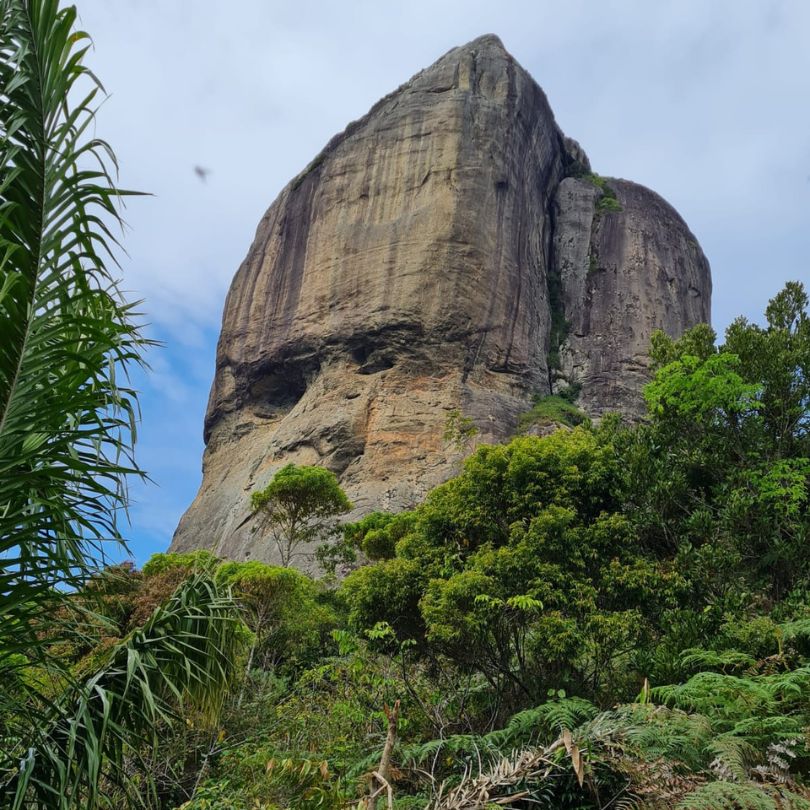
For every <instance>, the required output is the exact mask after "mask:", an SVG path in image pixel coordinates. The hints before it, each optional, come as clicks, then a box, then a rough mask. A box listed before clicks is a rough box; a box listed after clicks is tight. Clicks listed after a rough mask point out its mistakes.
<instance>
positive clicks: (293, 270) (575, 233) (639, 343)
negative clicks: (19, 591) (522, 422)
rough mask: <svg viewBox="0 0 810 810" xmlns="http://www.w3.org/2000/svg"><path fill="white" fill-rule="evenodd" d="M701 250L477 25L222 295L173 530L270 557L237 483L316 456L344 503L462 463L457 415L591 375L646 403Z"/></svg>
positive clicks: (288, 194)
mask: <svg viewBox="0 0 810 810" xmlns="http://www.w3.org/2000/svg"><path fill="white" fill-rule="evenodd" d="M710 290H711V281H710V276H709V267H708V263H707V262H706V259H705V258H704V256H703V253H702V252H701V250H700V247H699V246H698V244H697V242H696V241H695V238H694V237H693V236H692V234H691V233H690V231H689V229H688V228H687V226H686V225H685V224H684V222H683V220H681V218H680V217H679V216H678V214H677V213H676V212H675V211H674V210H673V209H672V208H671V207H670V206H669V205H667V203H665V202H664V201H663V200H662V199H661V198H660V197H658V196H657V195H655V194H653V193H652V192H650V191H648V190H646V189H644V188H641V187H640V186H637V185H635V184H633V183H628V182H626V181H620V180H612V179H609V178H600V177H598V176H596V175H593V174H592V173H591V171H590V166H589V164H588V159H587V157H586V155H585V153H584V152H583V150H582V149H581V148H580V147H579V145H578V144H577V143H576V142H575V141H572V140H570V139H568V138H565V137H564V136H563V134H562V133H561V132H560V130H559V128H558V127H557V125H556V123H555V121H554V116H553V114H552V112H551V109H550V107H549V105H548V102H547V100H546V97H545V94H544V93H543V91H542V90H541V89H540V87H539V86H538V85H537V84H536V83H535V82H534V80H533V79H532V78H531V76H530V75H529V74H528V73H527V72H526V71H525V70H523V69H522V68H521V67H520V66H519V65H518V64H517V63H516V62H515V60H514V59H513V58H512V57H511V56H510V55H509V54H508V53H507V52H506V50H505V49H504V47H503V45H502V44H501V42H500V40H499V39H498V38H497V37H495V36H485V37H481V38H480V39H477V40H475V41H473V42H471V43H469V44H468V45H465V46H463V47H461V48H456V49H454V50H452V51H450V52H449V53H448V54H446V55H445V56H443V57H442V58H441V59H439V61H438V62H436V63H435V64H434V65H432V66H431V67H430V68H428V69H427V70H424V71H422V72H421V73H419V74H417V75H416V76H414V77H413V78H412V79H411V80H410V81H409V82H407V83H406V84H404V85H403V86H402V87H400V88H399V89H398V90H396V91H395V92H394V93H392V94H391V95H389V96H387V97H385V98H384V99H382V100H381V101H380V102H378V103H377V104H376V105H375V106H374V107H373V108H372V109H371V111H370V112H369V113H368V114H367V115H366V116H365V117H364V118H362V119H360V120H359V121H355V122H354V123H352V124H350V125H349V126H348V127H347V128H346V130H345V131H344V132H343V133H341V134H339V135H337V136H335V137H334V138H333V139H332V140H331V141H330V142H329V143H328V144H327V146H326V147H325V148H324V150H323V151H322V152H321V153H320V154H319V155H318V156H317V157H316V158H315V160H313V161H312V163H310V165H309V166H308V167H307V168H306V169H305V170H304V171H303V172H302V173H301V174H299V175H298V176H297V177H296V178H295V179H294V180H292V181H291V182H290V183H289V184H288V185H287V187H286V188H285V189H284V190H283V191H282V192H281V194H280V195H279V197H278V199H277V200H276V201H275V202H274V203H273V204H272V206H271V207H270V209H269V210H268V211H267V213H266V214H265V216H264V217H263V219H262V221H261V222H260V223H259V227H258V230H257V233H256V237H255V239H254V242H253V245H252V246H251V248H250V251H249V253H248V256H247V258H246V259H245V261H244V262H243V263H242V265H241V267H240V268H239V270H238V272H237V274H236V277H235V278H234V280H233V283H232V285H231V289H230V292H229V294H228V298H227V300H226V303H225V310H224V315H223V324H222V333H221V336H220V340H219V346H218V349H217V367H216V376H215V379H214V383H213V387H212V390H211V396H210V400H209V404H208V413H207V416H206V423H205V440H206V450H205V457H204V464H203V472H204V475H203V483H202V486H201V488H200V491H199V493H198V495H197V498H196V499H195V501H194V502H193V503H192V505H191V507H190V508H189V510H188V511H187V512H186V514H185V515H184V517H183V519H182V520H181V522H180V525H179V527H178V529H177V532H176V534H175V537H174V540H173V544H172V548H173V549H174V550H185V549H189V548H200V547H204V548H211V549H214V550H215V551H217V552H218V553H220V554H222V555H224V556H228V557H233V558H237V559H244V558H245V557H253V558H257V559H270V557H271V554H270V548H269V545H268V544H267V543H266V542H263V541H262V538H261V537H259V536H257V535H256V534H255V533H254V531H253V525H254V522H253V521H252V520H251V518H250V511H249V497H250V493H251V492H252V491H253V490H255V489H257V488H260V487H263V486H264V485H265V484H266V483H267V482H268V481H269V479H270V478H271V477H272V475H273V474H274V472H275V471H276V470H277V469H279V467H280V466H282V465H284V464H286V463H289V462H294V463H297V464H322V465H324V466H326V467H328V468H329V469H331V470H333V471H334V472H335V473H337V474H338V475H339V476H340V479H341V483H342V484H343V486H344V488H345V489H346V491H347V493H348V494H349V497H350V498H351V499H352V501H353V502H354V504H355V506H356V510H357V513H358V514H359V513H362V512H366V511H369V510H371V509H388V510H397V509H402V508H407V507H409V506H412V505H414V504H415V503H417V502H418V501H419V500H420V499H421V498H422V497H423V496H424V494H425V493H426V492H427V491H428V490H429V489H430V488H431V487H433V486H435V485H436V484H438V483H440V482H441V481H442V480H444V479H446V478H447V477H448V476H449V475H450V474H452V472H453V470H454V469H456V468H457V463H458V461H459V459H460V451H459V449H457V448H454V447H448V446H447V444H446V443H445V442H444V441H443V434H444V426H445V424H446V421H447V417H448V414H449V413H450V412H451V411H452V410H455V409H458V410H460V411H461V412H462V413H463V414H464V415H465V416H468V417H470V418H472V419H473V420H474V422H475V424H476V425H477V427H478V428H479V430H480V436H479V438H480V440H481V441H499V440H503V439H505V438H507V437H508V436H510V435H511V434H512V433H513V432H514V430H515V427H516V424H517V420H518V417H519V415H520V414H521V413H522V412H524V411H526V410H527V409H528V408H529V407H530V405H531V401H532V398H533V397H535V396H538V395H541V396H542V395H546V394H549V393H550V392H552V391H553V390H556V389H557V388H559V387H561V386H563V385H572V384H575V385H577V386H581V392H580V403H581V405H582V407H584V408H585V409H586V410H587V411H588V412H589V413H591V414H593V415H596V416H598V415H599V414H601V413H603V412H605V411H608V410H621V411H623V412H625V413H627V414H630V415H632V414H637V413H638V412H639V411H640V405H641V399H640V387H641V385H642V384H643V382H644V381H645V379H646V363H645V352H646V350H647V347H648V343H649V338H650V335H651V333H652V331H653V330H654V329H656V328H664V329H666V330H667V331H668V332H670V333H672V334H675V335H677V334H679V333H681V332H682V331H683V330H684V329H686V328H688V327H689V326H692V325H693V324H695V323H699V322H702V321H707V320H708V318H709V299H710Z"/></svg>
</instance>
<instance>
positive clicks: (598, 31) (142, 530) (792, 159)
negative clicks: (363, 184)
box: [77, 0, 810, 563]
mask: <svg viewBox="0 0 810 810" xmlns="http://www.w3.org/2000/svg"><path fill="white" fill-rule="evenodd" d="M77 5H78V10H79V16H80V20H81V24H82V28H83V29H84V30H86V31H87V32H89V33H90V35H91V36H92V38H93V41H94V49H93V51H92V52H91V54H89V56H88V59H87V63H88V64H89V66H90V67H91V68H92V69H93V70H94V72H95V73H96V74H97V75H98V77H99V78H100V79H101V81H102V82H103V84H104V86H105V88H106V90H107V92H108V93H109V97H108V98H107V100H106V101H105V102H104V104H103V106H102V107H101V109H100V110H99V112H98V116H97V124H96V134H97V135H98V136H100V137H102V138H104V139H106V140H107V141H108V142H109V143H110V144H111V145H112V146H113V148H114V150H115V152H116V154H117V156H118V160H119V164H120V184H121V186H122V187H124V188H129V189H136V190H139V191H145V192H149V193H150V194H151V195H152V196H149V197H140V198H135V199H132V200H130V202H129V203H128V205H127V210H126V212H125V219H126V221H127V224H128V228H127V232H126V234H125V236H124V246H125V248H126V251H127V255H126V256H123V257H122V258H121V265H122V273H123V287H124V289H125V290H126V291H127V294H128V296H129V297H130V298H131V299H142V300H143V303H142V305H141V311H142V312H143V313H144V319H145V321H146V322H148V324H149V326H148V332H149V335H150V336H151V337H153V338H155V339H157V340H160V341H162V343H163V346H162V347H161V348H159V349H155V350H152V351H150V354H149V358H148V359H149V362H150V364H151V371H150V372H149V373H148V374H138V375H137V376H136V384H137V386H138V387H139V388H140V390H141V398H140V401H141V408H142V423H141V425H140V430H139V438H138V459H139V462H140V464H141V466H142V467H143V468H144V469H145V470H146V471H147V472H148V473H149V474H150V477H151V481H150V482H149V483H145V484H137V485H136V486H134V487H133V489H132V506H131V512H130V517H131V527H130V529H129V531H128V533H127V534H128V537H129V538H130V545H131V548H132V552H133V555H134V557H135V559H136V561H137V562H139V563H142V562H144V561H145V560H146V559H148V557H149V556H150V555H151V554H152V553H154V552H157V551H165V550H166V548H167V546H168V544H169V542H170V540H171V536H172V533H173V531H174V528H175V527H176V525H177V522H178V520H179V518H180V515H181V514H182V513H183V511H184V510H185V509H186V507H187V506H188V505H189V503H190V502H191V500H192V499H193V497H194V495H195V493H196V491H197V488H198V486H199V483H200V480H201V458H202V450H203V443H202V424H203V415H204V412H205V405H206V401H207V396H208V390H209V387H210V384H211V380H212V378H213V372H214V356H215V349H216V339H217V335H218V331H219V324H220V318H221V314H222V305H223V302H224V298H225V294H226V292H227V289H228V285H229V283H230V280H231V278H232V277H233V274H234V273H235V271H236V269H237V267H238V266H239V263H240V262H241V260H242V259H243V258H244V256H245V254H246V253H247V250H248V247H249V245H250V242H251V240H252V238H253V234H254V231H255V228H256V225H257V224H258V222H259V219H260V218H261V216H262V214H263V213H264V211H265V210H266V209H267V207H268V206H269V205H270V203H271V202H272V201H273V199H274V198H275V197H276V195H277V194H278V192H279V191H280V190H281V189H282V188H283V186H284V185H285V184H286V183H287V181H288V180H290V179H291V178H292V177H293V176H294V175H296V174H297V173H298V172H299V171H300V170H301V169H303V168H304V167H305V166H306V165H307V163H308V162H309V161H310V160H311V159H312V158H313V157H314V156H315V155H316V154H317V152H318V151H320V149H321V148H322V147H323V146H324V145H325V143H326V142H327V141H328V140H329V138H330V137H331V136H332V135H333V134H335V133H336V132H339V131H340V130H342V129H343V128H344V127H345V126H346V124H347V123H349V122H350V121H352V120H354V119H356V118H359V117H360V116H361V115H363V114H364V113H365V112H366V111H367V110H368V108H369V107H370V106H371V105H372V104H373V103H374V102H375V101H377V100H378V99H379V98H380V97H382V96H383V95H385V94H386V93H388V92H390V91H391V90H393V89H394V88H396V87H397V86H399V85H400V84H402V83H403V82H404V81H406V80H407V79H408V78H409V77H410V76H411V75H413V74H414V73H416V72H417V71H418V70H420V69H422V68H424V67H426V66H428V65H429V64H431V63H432V62H434V61H435V60H436V59H437V58H438V57H439V56H441V55H442V54H443V53H445V52H446V51H447V50H449V49H450V48H452V47H455V46H457V45H461V44H463V43H465V42H467V41H469V40H471V39H474V38H475V37H477V36H480V35H481V34H485V33H495V34H497V35H498V36H500V38H501V39H502V40H503V42H504V45H505V46H506V48H507V49H508V50H509V51H510V52H511V53H512V54H513V55H514V56H515V58H516V59H517V60H518V61H519V62H520V63H521V64H522V65H523V66H524V67H525V68H526V69H527V70H528V71H529V72H530V73H531V74H532V75H533V76H534V78H535V79H536V80H537V82H538V83H539V84H540V85H541V86H542V87H543V89H544V90H545V91H546V94H547V96H548V98H549V102H550V103H551V106H552V109H553V110H554V111H555V115H556V118H557V121H558V123H559V124H560V126H561V128H562V129H563V131H564V132H565V133H566V134H567V135H570V136H571V137H573V138H576V139H577V140H578V141H579V142H580V143H581V144H582V145H583V146H584V148H585V150H586V151H587V153H588V155H589V157H590V160H591V163H592V165H593V168H594V171H596V172H598V173H599V174H603V175H608V176H614V177H624V178H627V179H631V180H634V181H636V182H639V183H643V184H644V185H647V186H649V187H650V188H652V189H654V190H655V191H657V192H658V193H659V194H661V195H662V196H664V197H665V198H666V199H667V200H669V202H670V203H672V204H673V205H674V206H675V207H676V208H677V209H678V211H679V212H680V213H681V215H682V216H683V217H684V219H685V220H686V222H687V223H688V224H689V226H690V228H691V229H692V231H693V232H694V233H695V235H696V236H697V238H698V241H699V242H700V243H701V245H702V247H703V250H704V252H705V253H706V255H707V256H708V258H709V261H710V263H711V265H712V275H713V281H714V292H713V307H712V308H713V314H712V319H713V325H714V326H715V328H717V329H718V331H720V332H722V330H723V329H724V328H725V326H727V325H728V323H729V322H730V321H731V320H732V319H733V318H734V317H736V316H737V315H745V316H746V317H748V318H750V319H752V320H761V313H762V311H763V310H764V307H765V304H766V302H767V300H768V298H769V297H771V296H772V295H774V294H775V293H776V292H778V291H779V289H780V288H781V287H782V285H783V284H784V282H785V281H787V280H790V279H799V280H803V281H805V282H810V3H808V2H806V0H774V1H773V2H768V1H767V0H712V2H710V3H709V2H706V0H659V2H649V0H599V1H598V2H597V0H565V1H564V2H563V0H526V1H525V2H523V1H520V0H515V1H514V2H510V1H509V0H487V1H486V2H479V0H428V2H425V1H424V0H409V2H407V3H406V2H399V1H398V0H374V2H367V1H366V0H343V2H340V3H338V2H334V0H331V1H329V0H318V1H317V2H316V1H315V0H296V2H278V1H277V0H230V1H229V2H223V0H216V1H215V0H77ZM195 167H202V168H203V169H205V170H207V171H209V172H210V173H209V174H208V175H207V176H206V179H205V180H204V181H203V180H201V179H200V177H199V176H198V175H197V174H196V173H195V170H194V169H195Z"/></svg>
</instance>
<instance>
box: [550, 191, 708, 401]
mask: <svg viewBox="0 0 810 810" xmlns="http://www.w3.org/2000/svg"><path fill="white" fill-rule="evenodd" d="M594 180H596V182H597V183H599V184H602V186H603V187H604V188H600V186H599V185H597V184H595V182H594ZM554 216H555V228H554V243H553V260H552V265H553V268H554V270H553V272H554V273H557V274H559V281H560V285H561V298H562V301H561V303H562V308H563V312H562V315H563V317H564V318H565V322H566V323H565V339H564V340H563V341H562V343H561V345H560V347H559V352H558V354H559V359H560V369H559V371H558V372H557V373H556V374H555V377H556V379H555V383H554V385H555V387H560V386H561V385H568V384H575V385H577V386H581V387H582V388H581V392H580V396H579V401H578V405H579V406H580V407H582V408H583V409H584V410H585V411H587V412H588V413H589V414H591V415H592V416H599V415H601V414H603V413H605V412H607V411H619V412H621V413H624V414H625V415H628V416H638V415H640V414H641V413H642V412H643V401H642V398H641V397H640V396H639V394H640V391H641V388H642V386H643V385H644V383H646V382H647V380H648V379H649V375H648V358H647V352H648V350H649V346H650V337H651V336H652V333H653V332H654V331H655V330H656V329H663V330H664V331H665V332H667V333H668V334H671V335H680V334H681V333H682V332H684V331H685V330H686V329H688V328H689V327H690V326H694V325H695V324H696V323H703V322H708V321H709V318H710V314H711V313H710V297H711V275H710V272H709V264H708V262H707V261H706V258H705V256H704V255H703V251H701V249H700V246H699V245H698V243H697V241H696V239H695V237H694V236H693V235H692V233H691V232H690V231H689V229H688V228H687V226H686V223H685V222H684V221H683V220H682V219H681V217H680V216H679V215H678V213H677V212H676V211H675V209H674V208H672V206H670V205H669V204H668V203H666V202H665V201H664V200H662V199H661V197H659V196H658V195H657V194H655V193H653V192H652V191H650V190H649V189H646V188H644V187H643V186H639V185H637V184H635V183H630V182H628V181H627V180H616V179H613V178H594V177H593V176H592V179H587V178H586V179H575V178H567V179H565V180H563V181H562V182H561V183H560V185H559V188H558V189H557V194H556V195H555V198H554Z"/></svg>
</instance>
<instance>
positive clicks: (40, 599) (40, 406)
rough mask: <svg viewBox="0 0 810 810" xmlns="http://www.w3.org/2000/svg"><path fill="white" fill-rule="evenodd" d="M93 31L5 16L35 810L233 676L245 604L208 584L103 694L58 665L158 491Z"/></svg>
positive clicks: (13, 774)
mask: <svg viewBox="0 0 810 810" xmlns="http://www.w3.org/2000/svg"><path fill="white" fill-rule="evenodd" d="M75 22H76V10H75V9H74V8H72V7H68V8H60V7H59V2H58V0H0V684H2V685H3V687H8V688H3V687H0V787H2V786H4V789H5V791H6V794H8V792H9V791H10V792H11V794H13V795H14V797H15V798H14V803H15V806H18V807H21V806H27V805H28V804H29V803H30V802H34V804H35V805H36V806H44V807H51V806H53V807H68V806H79V805H81V806H87V807H92V806H93V805H94V804H95V803H96V802H97V799H98V798H99V797H98V795H97V793H98V791H97V785H98V784H99V779H101V778H102V775H103V774H106V775H107V777H109V775H110V774H112V773H113V772H114V771H115V765H116V764H120V762H121V758H122V756H123V751H124V748H125V747H126V744H127V734H129V733H140V732H142V731H143V730H144V725H143V722H142V721H143V720H144V719H146V720H147V721H150V720H151V719H153V718H154V717H156V716H158V715H161V714H166V713H167V712H168V711H169V707H170V704H171V702H172V701H174V703H175V704H176V703H177V700H178V699H180V698H183V697H184V696H188V697H191V698H197V699H199V700H202V701H203V703H205V702H207V701H210V700H211V698H212V696H214V695H216V694H217V693H218V692H220V691H221V689H222V687H223V685H224V684H225V682H226V680H227V675H228V666H227V665H226V662H225V661H222V660H220V659H219V658H218V657H217V655H216V651H217V650H219V649H222V648H226V647H227V644H228V639H227V636H228V633H227V632H226V630H227V627H228V624H227V623H223V622H222V621H221V619H223V618H224V617H226V616H227V615H230V614H229V610H230V608H229V604H230V603H229V601H228V599H227V595H223V594H222V593H220V592H219V591H217V589H216V587H215V586H214V585H213V583H211V582H210V580H204V579H203V580H199V581H195V584H193V585H189V586H188V587H187V588H184V589H182V593H180V592H179V593H178V594H177V595H176V597H175V600H174V602H173V604H172V606H171V607H169V608H167V610H168V611H169V612H168V614H166V613H164V614H161V615H160V616H158V617H157V618H155V619H154V620H153V622H152V623H151V624H150V627H151V630H150V629H149V628H146V629H145V630H144V631H143V633H144V635H143V636H138V637H137V638H130V639H128V640H126V641H125V642H124V645H123V647H122V648H120V649H119V650H117V651H115V652H114V653H113V656H112V658H111V660H110V663H109V665H108V666H107V667H106V668H104V669H103V670H102V671H101V672H99V673H98V675H97V677H96V678H91V679H90V680H89V681H87V682H85V683H81V684H79V683H75V682H73V681H71V679H70V677H69V674H68V673H67V672H66V671H65V668H64V667H63V666H62V665H61V664H60V662H59V661H58V660H54V659H53V657H52V656H51V655H50V654H49V652H48V650H49V648H50V646H51V644H52V642H53V640H54V639H55V638H57V637H59V636H60V635H63V634H64V632H65V628H64V627H60V626H59V625H58V624H57V623H56V622H55V620H54V617H55V616H56V615H57V614H58V613H60V612H61V613H62V614H65V615H66V613H65V611H58V608H60V606H64V605H65V604H66V603H68V602H69V601H70V596H69V592H70V591H71V590H72V589H75V588H77V587H80V586H81V584H82V583H83V582H85V581H86V580H87V577H88V576H89V575H91V574H92V573H93V572H94V571H95V570H97V568H98V567H99V566H100V565H101V564H103V561H104V559H105V554H106V553H107V552H108V551H110V550H118V551H120V550H121V549H122V548H125V543H124V540H123V538H122V535H121V531H120V528H119V519H120V518H121V516H122V515H123V514H125V511H126V506H127V480H128V478H130V477H131V476H133V475H135V476H140V475H142V473H141V472H140V470H139V469H138V467H137V465H136V463H135V460H134V458H133V445H134V440H135V424H136V419H137V413H138V412H137V395H136V392H135V391H134V390H133V389H132V388H131V387H130V385H129V383H128V377H127V369H128V368H129V367H131V366H133V365H138V364H142V363H143V352H144V350H145V347H146V346H147V345H148V343H149V341H148V340H147V339H146V338H145V337H144V336H143V334H142V333H141V330H140V328H139V325H138V323H137V314H136V313H135V312H134V310H133V307H132V305H131V304H129V303H127V302H126V301H125V300H124V298H123V297H122V295H121V294H120V292H119V290H118V288H117V286H116V279H115V276H114V273H113V271H114V270H115V267H116V262H115V251H116V250H117V247H118V244H117V240H116V237H115V235H114V230H115V229H117V228H118V227H119V226H120V225H121V220H120V214H119V206H120V203H121V198H122V197H123V196H125V194H127V193H128V192H123V191H121V190H119V189H117V188H116V186H115V183H114V181H113V176H114V173H115V170H116V168H117V167H116V163H115V157H114V155H113V152H112V150H111V149H110V148H109V146H108V145H107V144H106V143H105V142H104V141H101V140H98V139H97V138H95V137H93V136H91V135H90V133H91V131H92V126H93V123H94V105H95V104H96V103H97V98H98V97H99V94H100V93H102V92H103V90H102V88H101V85H100V84H99V82H98V80H97V79H96V77H95V76H94V75H93V74H92V72H90V71H89V70H88V69H87V68H86V67H85V66H84V65H83V62H82V60H83V57H84V55H85V53H86V52H87V49H88V47H89V38H88V36H87V35H86V34H84V33H82V32H80V31H77V30H75V27H74V26H75ZM161 628H162V629H161ZM152 631H154V632H156V633H157V636H156V637H155V638H151V636H150V632H152ZM175 633H176V634H178V635H177V636H175V635H173V634H175ZM150 638H151V640H149V639H150ZM155 639H157V640H155ZM139 645H140V646H139ZM144 645H145V646H144ZM209 659H210V660H209ZM189 661H193V662H194V665H193V666H192V665H191V664H189V663H188V662H189ZM124 662H127V663H126V666H125V664H124ZM132 662H137V663H136V664H133V663H132ZM158 665H159V666H160V668H161V672H160V673H159V674H158V673H156V672H155V671H154V668H155V667H157V666H158ZM32 666H33V667H36V669H37V671H38V672H39V673H40V675H39V676H38V677H36V678H31V677H30V672H31V667H32ZM133 667H134V668H133ZM43 672H44V673H48V677H44V676H42V674H41V673H43ZM155 678H157V680H155ZM55 682H56V683H59V684H60V687H61V688H60V690H57V691H58V694H57V696H56V697H54V694H53V691H54V687H53V684H54V683H55ZM45 683H47V684H49V687H48V688H47V689H46V688H45V687H44V686H43V684H45ZM12 686H13V688H11V687H12ZM74 721H75V722H74ZM71 724H72V725H71ZM48 787H50V793H49V792H48V790H47V788H48ZM60 791H61V792H62V793H63V794H64V795H60ZM48 797H50V798H48ZM66 802H67V803H66ZM3 806H6V804H5V803H4V804H3Z"/></svg>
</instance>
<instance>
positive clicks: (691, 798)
mask: <svg viewBox="0 0 810 810" xmlns="http://www.w3.org/2000/svg"><path fill="white" fill-rule="evenodd" d="M677 810H779V807H778V805H777V804H776V802H775V801H774V800H773V799H772V798H771V797H770V796H768V795H767V794H766V793H765V792H764V791H763V790H762V789H761V788H759V787H758V786H755V785H740V784H737V783H732V782H709V784H708V785H704V786H703V787H700V788H698V789H697V790H696V791H694V793H690V794H689V795H688V796H687V797H686V798H685V799H684V800H683V801H682V802H681V803H680V804H679V805H678V807H677Z"/></svg>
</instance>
